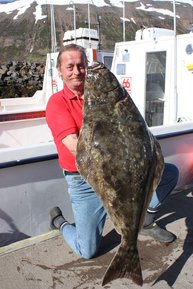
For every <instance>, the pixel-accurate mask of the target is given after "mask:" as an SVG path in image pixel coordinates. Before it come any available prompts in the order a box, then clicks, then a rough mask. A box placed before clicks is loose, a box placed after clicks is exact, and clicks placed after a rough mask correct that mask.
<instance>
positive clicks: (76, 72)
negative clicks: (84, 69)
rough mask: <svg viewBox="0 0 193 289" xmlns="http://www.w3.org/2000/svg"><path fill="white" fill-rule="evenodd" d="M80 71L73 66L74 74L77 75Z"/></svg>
mask: <svg viewBox="0 0 193 289" xmlns="http://www.w3.org/2000/svg"><path fill="white" fill-rule="evenodd" d="M79 73H80V70H79V68H78V66H74V74H79Z"/></svg>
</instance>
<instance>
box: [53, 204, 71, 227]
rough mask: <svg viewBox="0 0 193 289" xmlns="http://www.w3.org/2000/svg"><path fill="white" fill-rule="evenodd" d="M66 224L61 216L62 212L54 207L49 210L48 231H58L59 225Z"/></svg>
mask: <svg viewBox="0 0 193 289" xmlns="http://www.w3.org/2000/svg"><path fill="white" fill-rule="evenodd" d="M65 223H67V221H66V219H65V218H64V217H63V215H62V211H61V210H60V208H59V207H54V208H52V209H51V210H50V229H51V230H54V229H58V230H60V227H61V225H63V224H65Z"/></svg>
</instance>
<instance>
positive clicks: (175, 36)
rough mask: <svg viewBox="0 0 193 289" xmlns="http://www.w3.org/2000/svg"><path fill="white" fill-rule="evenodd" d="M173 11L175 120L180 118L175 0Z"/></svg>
mask: <svg viewBox="0 0 193 289" xmlns="http://www.w3.org/2000/svg"><path fill="white" fill-rule="evenodd" d="M173 13H174V28H173V29H174V65H173V67H174V68H173V69H174V70H173V72H174V74H173V75H174V121H175V122H176V121H177V118H178V91H177V35H176V34H177V33H176V3H175V0H173Z"/></svg>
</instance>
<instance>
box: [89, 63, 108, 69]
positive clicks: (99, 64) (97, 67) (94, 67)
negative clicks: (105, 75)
mask: <svg viewBox="0 0 193 289" xmlns="http://www.w3.org/2000/svg"><path fill="white" fill-rule="evenodd" d="M101 68H106V66H105V65H104V64H103V63H101V62H98V61H93V62H92V64H91V65H89V66H88V69H92V70H93V71H95V70H98V69H101Z"/></svg>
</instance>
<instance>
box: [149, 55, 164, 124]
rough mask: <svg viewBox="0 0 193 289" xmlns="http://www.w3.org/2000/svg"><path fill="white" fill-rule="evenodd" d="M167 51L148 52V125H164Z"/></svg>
mask: <svg viewBox="0 0 193 289" xmlns="http://www.w3.org/2000/svg"><path fill="white" fill-rule="evenodd" d="M165 71H166V51H157V52H148V53H147V54H146V105H145V119H146V122H147V124H148V126H158V125H163V120H164V96H165Z"/></svg>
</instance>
